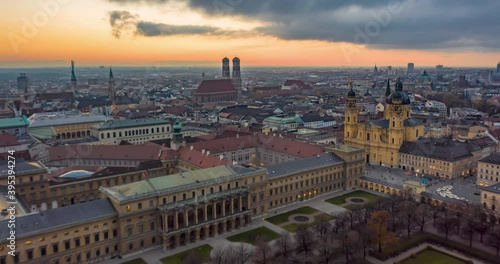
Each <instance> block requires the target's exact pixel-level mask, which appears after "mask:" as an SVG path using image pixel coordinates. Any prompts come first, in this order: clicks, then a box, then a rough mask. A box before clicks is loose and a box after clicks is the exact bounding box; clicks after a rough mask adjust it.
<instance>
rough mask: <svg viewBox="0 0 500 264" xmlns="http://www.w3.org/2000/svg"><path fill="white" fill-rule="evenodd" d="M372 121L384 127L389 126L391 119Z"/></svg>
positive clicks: (375, 124)
mask: <svg viewBox="0 0 500 264" xmlns="http://www.w3.org/2000/svg"><path fill="white" fill-rule="evenodd" d="M371 123H372V124H373V125H374V126H379V127H382V128H389V120H387V119H381V120H374V121H371Z"/></svg>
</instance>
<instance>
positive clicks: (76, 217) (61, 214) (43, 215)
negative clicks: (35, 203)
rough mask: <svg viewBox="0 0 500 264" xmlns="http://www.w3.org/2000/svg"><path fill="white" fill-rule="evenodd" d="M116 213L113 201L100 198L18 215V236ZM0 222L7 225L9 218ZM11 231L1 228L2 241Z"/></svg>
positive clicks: (68, 225) (0, 239) (39, 232)
mask: <svg viewBox="0 0 500 264" xmlns="http://www.w3.org/2000/svg"><path fill="white" fill-rule="evenodd" d="M114 215H116V211H115V208H114V207H113V205H112V204H111V202H110V201H109V200H108V199H99V200H95V201H90V202H85V203H79V204H75V205H70V206H65V207H59V208H56V209H50V210H47V211H43V212H37V213H31V214H27V215H23V216H18V217H16V238H18V239H19V238H23V237H29V236H32V235H36V234H41V233H46V232H49V231H52V230H55V229H62V228H66V227H74V226H75V225H79V224H85V223H89V222H91V221H94V220H97V219H103V218H106V217H112V216H114ZM0 224H1V225H4V226H7V220H2V221H0ZM9 232H10V230H9V229H8V228H2V229H0V236H1V238H0V242H1V243H3V242H5V241H6V239H7V237H8V236H9Z"/></svg>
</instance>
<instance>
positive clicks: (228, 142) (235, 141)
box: [187, 134, 325, 158]
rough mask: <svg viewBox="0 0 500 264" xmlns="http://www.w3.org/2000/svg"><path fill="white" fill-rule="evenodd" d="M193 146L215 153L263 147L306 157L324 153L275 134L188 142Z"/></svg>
mask: <svg viewBox="0 0 500 264" xmlns="http://www.w3.org/2000/svg"><path fill="white" fill-rule="evenodd" d="M191 146H193V148H194V149H197V150H203V149H205V150H207V151H210V152H212V153H213V154H215V153H223V152H225V151H235V150H239V149H246V148H255V147H261V148H265V149H268V150H273V151H277V152H281V153H286V154H288V155H291V156H295V157H300V158H305V157H312V156H315V155H319V154H322V153H324V152H325V151H324V149H323V148H322V147H320V146H316V145H311V144H307V143H303V142H299V141H293V140H289V139H285V138H281V137H278V136H273V135H267V136H266V135H264V134H256V135H246V136H241V135H240V136H239V138H237V137H231V138H229V137H227V138H221V139H215V140H210V141H200V142H195V143H191V144H187V147H191Z"/></svg>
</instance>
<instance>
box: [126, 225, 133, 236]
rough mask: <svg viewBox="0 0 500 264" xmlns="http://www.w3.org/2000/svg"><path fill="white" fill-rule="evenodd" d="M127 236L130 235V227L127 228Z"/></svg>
mask: <svg viewBox="0 0 500 264" xmlns="http://www.w3.org/2000/svg"><path fill="white" fill-rule="evenodd" d="M127 236H132V227H128V228H127Z"/></svg>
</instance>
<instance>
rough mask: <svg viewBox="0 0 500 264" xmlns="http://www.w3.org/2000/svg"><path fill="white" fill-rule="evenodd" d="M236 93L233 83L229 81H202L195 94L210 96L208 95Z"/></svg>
mask: <svg viewBox="0 0 500 264" xmlns="http://www.w3.org/2000/svg"><path fill="white" fill-rule="evenodd" d="M228 92H234V93H236V89H235V88H234V85H233V83H232V82H231V80H230V79H219V80H203V81H202V82H201V83H200V85H199V86H198V89H196V92H195V94H210V93H228Z"/></svg>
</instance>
